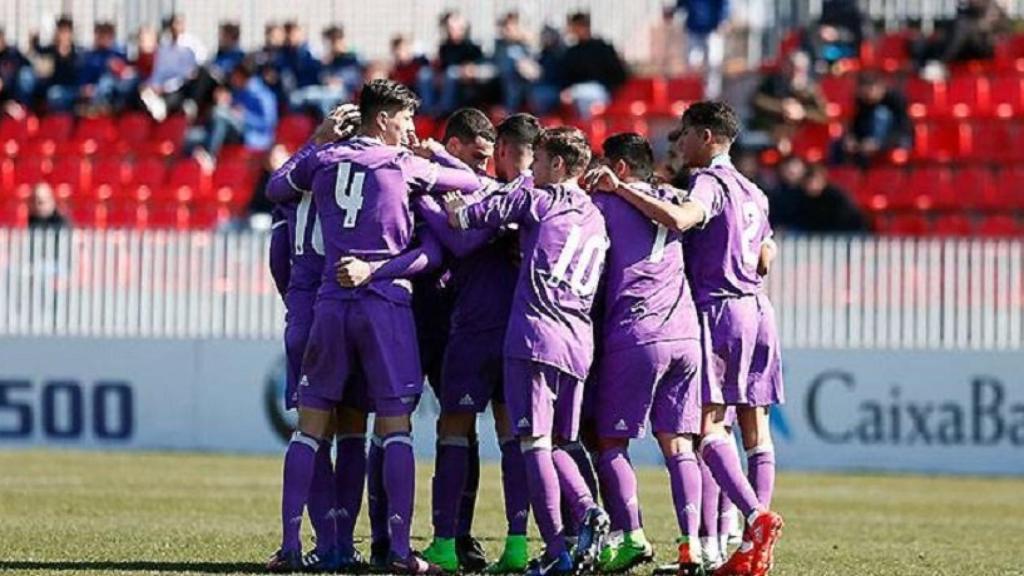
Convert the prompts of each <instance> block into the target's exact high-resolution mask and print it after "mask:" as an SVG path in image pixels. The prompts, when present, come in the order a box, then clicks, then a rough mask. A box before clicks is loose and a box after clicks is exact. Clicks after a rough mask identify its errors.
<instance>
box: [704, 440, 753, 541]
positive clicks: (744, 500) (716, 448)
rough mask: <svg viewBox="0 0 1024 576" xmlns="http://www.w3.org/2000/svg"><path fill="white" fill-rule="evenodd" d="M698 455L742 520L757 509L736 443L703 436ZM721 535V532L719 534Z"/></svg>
mask: <svg viewBox="0 0 1024 576" xmlns="http://www.w3.org/2000/svg"><path fill="white" fill-rule="evenodd" d="M700 454H701V456H702V457H703V458H704V462H706V463H707V465H708V468H709V469H711V474H713V475H714V477H715V481H716V482H718V486H719V487H721V489H722V492H724V493H725V494H726V495H727V496H728V497H729V499H730V500H732V501H733V502H734V503H735V504H736V505H737V506H738V507H739V509H740V512H742V513H743V516H744V518H746V517H749V516H750V514H751V512H753V511H754V510H757V509H758V508H759V506H760V505H759V503H758V501H757V494H755V493H754V489H753V488H752V487H751V486H750V482H748V481H747V477H746V476H744V475H743V468H742V467H740V457H739V455H738V454H737V453H736V443H735V442H733V441H732V439H731V438H728V437H726V436H724V435H710V436H705V437H704V440H703V441H702V442H701V449H700ZM719 535H721V532H719Z"/></svg>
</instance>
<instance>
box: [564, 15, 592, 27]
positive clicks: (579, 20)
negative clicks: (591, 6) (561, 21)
mask: <svg viewBox="0 0 1024 576" xmlns="http://www.w3.org/2000/svg"><path fill="white" fill-rule="evenodd" d="M568 20H569V23H570V24H575V25H577V26H584V27H586V28H590V13H589V12H573V13H572V14H569V18H568Z"/></svg>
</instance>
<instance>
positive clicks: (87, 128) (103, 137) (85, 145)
mask: <svg viewBox="0 0 1024 576" xmlns="http://www.w3.org/2000/svg"><path fill="white" fill-rule="evenodd" d="M117 136H118V130H117V126H116V125H115V124H114V119H113V118H111V117H110V116H97V117H95V118H82V119H80V120H79V121H78V126H76V127H75V138H74V139H75V142H76V145H77V147H78V148H79V149H80V150H81V152H82V153H83V154H87V155H91V154H95V153H97V151H98V150H99V149H100V147H101V145H103V144H109V143H112V142H114V141H116V140H117Z"/></svg>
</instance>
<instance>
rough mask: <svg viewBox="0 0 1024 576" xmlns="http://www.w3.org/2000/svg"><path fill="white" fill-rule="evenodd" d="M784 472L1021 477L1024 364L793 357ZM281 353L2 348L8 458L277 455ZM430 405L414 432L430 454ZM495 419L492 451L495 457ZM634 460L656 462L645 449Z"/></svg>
mask: <svg viewBox="0 0 1024 576" xmlns="http://www.w3.org/2000/svg"><path fill="white" fill-rule="evenodd" d="M784 360H785V366H784V369H785V376H786V384H787V396H788V404H787V405H786V406H784V407H783V408H782V409H780V410H779V411H778V412H777V413H776V414H775V416H774V422H775V439H776V445H777V453H778V458H779V462H780V464H781V465H782V466H783V467H785V468H791V469H814V470H839V469H876V470H895V471H915V472H949V473H979V474H981V473H985V474H988V473H995V474H1024V386H1022V384H1024V382H1022V379H1024V356H1022V355H1020V354H1015V353H1001V352H980V351H961V352H949V351H900V352H892V351H870V350H863V351H850V352H840V351H821V350H806V349H792V350H786V351H785V357H784ZM282 369H283V354H282V352H281V346H280V344H278V343H277V342H274V341H266V340H248V341H246V340H233V341H221V340H187V339H185V340H183V339H177V340H161V339H139V340H135V339H131V340H128V339H102V340H98V339H77V338H53V337H48V338H5V339H0V447H2V448H10V447H17V446H39V445H46V446H63V447H84V448H109V449H181V450H224V451H245V452H275V451H279V450H281V449H282V447H283V445H284V440H283V439H284V437H285V436H286V434H287V432H286V430H287V426H288V424H287V421H286V417H285V415H284V414H283V412H282V410H281V408H280V398H281V386H282ZM436 414H437V409H436V403H435V401H434V400H433V398H432V397H427V398H425V399H424V401H423V402H422V403H421V407H420V410H419V412H418V413H417V420H416V422H415V424H414V428H415V434H414V435H415V437H416V449H417V452H418V453H419V454H420V455H429V454H432V444H433V423H434V419H435V418H436ZM491 429H493V428H492V424H491V422H490V421H489V419H488V421H486V422H482V423H481V425H480V430H481V432H482V434H481V436H482V437H483V438H487V439H488V440H487V441H485V444H484V447H485V453H486V454H487V455H489V456H490V457H494V456H496V454H497V451H496V446H495V444H494V442H493V440H492V436H493V435H492V434H489V433H488V431H489V430H491ZM638 448H640V450H639V451H638V453H637V454H636V457H637V458H636V459H637V460H638V461H642V462H646V463H656V462H658V458H659V457H658V454H657V450H656V448H655V446H654V444H653V442H651V441H649V440H648V441H645V442H644V443H643V444H642V446H640V447H638Z"/></svg>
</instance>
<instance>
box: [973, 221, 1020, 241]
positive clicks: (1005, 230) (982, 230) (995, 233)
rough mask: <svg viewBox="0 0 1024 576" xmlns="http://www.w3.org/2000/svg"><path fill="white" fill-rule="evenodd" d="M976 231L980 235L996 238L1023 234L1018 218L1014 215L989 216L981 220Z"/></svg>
mask: <svg viewBox="0 0 1024 576" xmlns="http://www.w3.org/2000/svg"><path fill="white" fill-rule="evenodd" d="M978 233H979V234H981V235H982V236H992V237H997V238H1013V237H1017V236H1024V228H1022V227H1021V223H1020V219H1018V218H1017V217H1015V216H1006V215H998V216H989V217H987V218H985V219H984V220H982V221H981V225H980V226H978Z"/></svg>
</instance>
